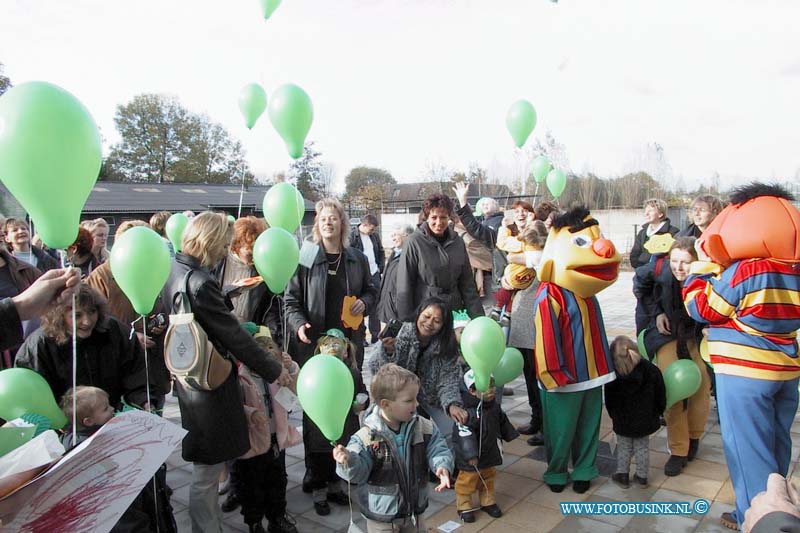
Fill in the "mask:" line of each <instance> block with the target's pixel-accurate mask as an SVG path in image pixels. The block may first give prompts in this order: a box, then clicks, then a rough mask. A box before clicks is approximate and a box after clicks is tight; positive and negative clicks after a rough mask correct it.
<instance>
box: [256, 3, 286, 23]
mask: <svg viewBox="0 0 800 533" xmlns="http://www.w3.org/2000/svg"><path fill="white" fill-rule="evenodd" d="M258 3H259V4H261V12H262V13H263V14H264V20H267V19H268V18H269V17H271V16H272V14H273V13H274V12H275V10H276V9H278V6H279V5H281V0H258Z"/></svg>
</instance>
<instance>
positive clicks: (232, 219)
mask: <svg viewBox="0 0 800 533" xmlns="http://www.w3.org/2000/svg"><path fill="white" fill-rule="evenodd" d="M228 222H236V217H235V216H233V215H228Z"/></svg>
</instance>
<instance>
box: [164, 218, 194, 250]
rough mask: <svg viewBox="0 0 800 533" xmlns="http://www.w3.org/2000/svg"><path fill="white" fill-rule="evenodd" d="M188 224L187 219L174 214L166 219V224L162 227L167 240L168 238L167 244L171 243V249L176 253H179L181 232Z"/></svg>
mask: <svg viewBox="0 0 800 533" xmlns="http://www.w3.org/2000/svg"><path fill="white" fill-rule="evenodd" d="M188 224H189V217H187V216H186V215H184V214H183V213H174V214H173V215H172V216H171V217H169V218H168V219H167V224H166V225H165V226H164V231H165V232H166V233H167V238H169V242H171V243H172V247H173V248H175V251H176V252H180V251H181V248H182V245H181V240H182V239H183V232H184V230H185V229H186V226H187V225H188Z"/></svg>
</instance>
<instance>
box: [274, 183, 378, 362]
mask: <svg viewBox="0 0 800 533" xmlns="http://www.w3.org/2000/svg"><path fill="white" fill-rule="evenodd" d="M315 208H316V211H317V216H316V218H315V219H314V227H313V229H312V232H311V233H312V238H311V241H306V242H305V243H304V244H303V249H302V251H301V252H300V266H299V267H298V268H297V272H296V273H295V275H294V277H293V278H292V280H291V281H290V282H289V286H288V287H287V289H286V296H285V297H286V308H287V320H288V323H289V330H290V331H291V332H292V334H293V336H294V339H295V340H296V341H297V342H296V344H297V346H296V347H297V350H296V351H295V352H294V354H293V357H294V358H295V359H296V360H297V362H298V363H299V364H300V366H302V365H303V363H305V362H306V361H307V360H308V358H309V357H311V355H313V353H314V346H315V345H316V342H317V339H318V338H319V337H320V336H321V335H322V334H324V333H325V332H326V331H328V330H329V329H331V328H336V329H340V330H342V331H344V333H345V336H346V337H347V338H348V339H350V340H351V341H353V343H354V344H355V345H356V349H357V360H358V368H359V369H360V368H361V366H362V364H363V362H364V336H365V329H364V322H363V320H362V321H361V324H360V325H359V326H358V327H357V328H356V329H351V328H348V327H345V325H344V323H343V315H344V314H345V311H349V313H350V314H352V315H361V316H365V315H369V314H370V313H372V311H373V308H374V307H375V304H376V301H377V299H378V288H377V287H375V286H374V285H373V283H372V277H371V276H370V273H369V263H368V262H367V258H366V256H365V255H364V254H363V253H361V252H359V251H358V250H355V249H353V248H350V247H348V242H349V235H350V223H349V221H348V219H347V216H346V215H345V212H344V208H343V207H342V204H341V203H339V201H338V200H336V199H334V198H324V199H322V200H320V201H319V202H317V205H316V207H315ZM347 296H349V297H355V298H356V299H355V301H353V302H352V303H351V304H350V305H349V306H348V308H347V309H344V308H343V306H344V299H345V297H347Z"/></svg>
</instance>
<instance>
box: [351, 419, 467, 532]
mask: <svg viewBox="0 0 800 533" xmlns="http://www.w3.org/2000/svg"><path fill="white" fill-rule="evenodd" d="M401 430H402V431H404V435H405V454H404V455H403V456H402V457H401V456H400V453H399V450H398V448H397V445H396V444H395V441H394V432H393V431H392V430H391V429H389V428H388V427H387V426H386V423H385V422H384V421H383V419H382V418H381V416H380V412H379V409H378V408H377V406H373V407H372V408H371V409H370V410H369V411H367V415H366V416H365V417H364V426H363V427H362V428H361V429H360V430H358V432H357V433H356V434H355V435H353V437H352V438H351V439H350V442H349V444H348V445H347V450H348V451H349V452H350V457H349V459H348V463H347V464H346V465H341V464H338V463H337V464H336V473H337V474H338V475H339V477H341V478H342V479H345V480H349V481H350V482H351V483H353V484H355V485H356V486H355V491H356V493H355V495H356V501H357V502H358V504H359V507H360V508H361V513H362V514H363V515H364V516H365V517H366V518H368V519H370V520H377V521H379V522H391V521H392V520H393V519H395V518H404V517H408V516H412V515H421V514H422V513H424V512H425V509H426V508H427V507H428V472H429V471H431V472H436V471H437V470H438V469H439V468H442V467H443V468H445V469H447V471H448V472H451V473H452V472H453V454H452V453H451V452H450V450H449V449H448V448H447V442H446V441H445V439H444V438H443V437H442V435H441V433H439V430H438V429H437V428H436V425H435V424H434V423H433V422H431V421H430V420H427V419H425V418H422V417H420V416H414V417H413V418H412V419H411V420H410V421H409V422H406V423H405V424H403V425H402V426H401Z"/></svg>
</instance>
